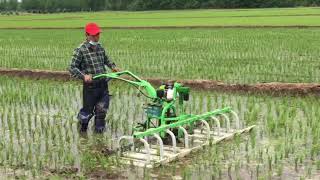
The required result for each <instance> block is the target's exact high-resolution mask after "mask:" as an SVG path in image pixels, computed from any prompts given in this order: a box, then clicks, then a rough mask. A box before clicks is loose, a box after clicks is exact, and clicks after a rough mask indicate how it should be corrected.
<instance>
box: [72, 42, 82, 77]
mask: <svg viewBox="0 0 320 180" xmlns="http://www.w3.org/2000/svg"><path fill="white" fill-rule="evenodd" d="M82 60H83V54H82V52H81V51H80V48H76V49H75V50H74V52H73V55H72V61H71V64H70V68H69V72H70V74H71V76H72V77H75V78H78V79H84V74H83V73H82V72H81V71H80V67H81V63H82Z"/></svg>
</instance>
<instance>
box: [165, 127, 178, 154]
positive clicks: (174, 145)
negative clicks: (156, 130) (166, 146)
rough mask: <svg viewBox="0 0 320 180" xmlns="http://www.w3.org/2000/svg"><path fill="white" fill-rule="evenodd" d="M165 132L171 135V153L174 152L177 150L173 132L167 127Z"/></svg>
mask: <svg viewBox="0 0 320 180" xmlns="http://www.w3.org/2000/svg"><path fill="white" fill-rule="evenodd" d="M166 133H168V134H169V135H170V136H171V140H172V148H173V153H176V152H177V141H176V136H175V135H174V134H173V132H172V131H170V130H169V129H167V130H166Z"/></svg>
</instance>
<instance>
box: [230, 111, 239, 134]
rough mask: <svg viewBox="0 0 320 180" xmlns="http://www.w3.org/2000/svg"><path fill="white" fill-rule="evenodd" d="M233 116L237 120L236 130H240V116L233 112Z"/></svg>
mask: <svg viewBox="0 0 320 180" xmlns="http://www.w3.org/2000/svg"><path fill="white" fill-rule="evenodd" d="M231 114H232V115H233V116H234V117H235V119H236V129H240V119H239V116H238V114H237V113H236V112H234V111H232V110H231Z"/></svg>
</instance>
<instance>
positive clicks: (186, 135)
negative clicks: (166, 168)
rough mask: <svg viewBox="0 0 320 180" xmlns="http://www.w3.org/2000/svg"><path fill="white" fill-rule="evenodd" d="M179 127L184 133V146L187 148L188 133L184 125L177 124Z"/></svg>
mask: <svg viewBox="0 0 320 180" xmlns="http://www.w3.org/2000/svg"><path fill="white" fill-rule="evenodd" d="M179 129H181V130H182V132H183V134H184V147H185V148H187V149H188V148H189V134H188V132H187V130H186V129H185V128H184V127H182V126H179Z"/></svg>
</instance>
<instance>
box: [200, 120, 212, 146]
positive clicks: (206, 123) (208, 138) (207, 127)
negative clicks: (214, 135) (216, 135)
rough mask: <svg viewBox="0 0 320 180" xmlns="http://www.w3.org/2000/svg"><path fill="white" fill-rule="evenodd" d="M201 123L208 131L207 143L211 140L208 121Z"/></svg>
mask: <svg viewBox="0 0 320 180" xmlns="http://www.w3.org/2000/svg"><path fill="white" fill-rule="evenodd" d="M200 122H201V123H202V124H203V125H204V126H205V127H206V130H207V141H209V140H210V126H209V124H208V122H207V121H205V120H200Z"/></svg>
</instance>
